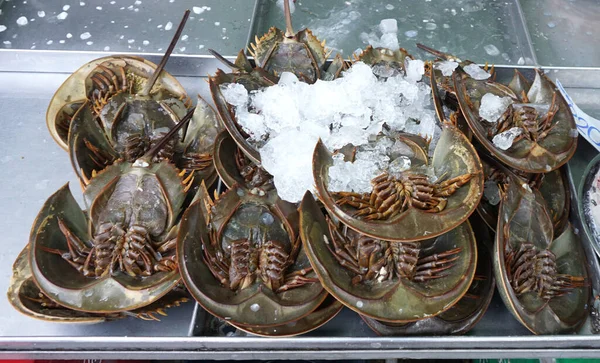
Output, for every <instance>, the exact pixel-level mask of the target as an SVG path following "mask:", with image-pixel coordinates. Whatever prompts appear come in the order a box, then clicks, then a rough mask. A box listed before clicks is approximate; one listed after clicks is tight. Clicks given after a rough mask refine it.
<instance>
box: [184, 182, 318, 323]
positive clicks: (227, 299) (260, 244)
mask: <svg viewBox="0 0 600 363" xmlns="http://www.w3.org/2000/svg"><path fill="white" fill-rule="evenodd" d="M177 256H178V261H179V266H180V269H181V275H182V278H183V281H184V282H185V284H186V286H187V287H188V289H189V291H190V293H191V294H192V296H193V297H194V298H195V299H196V301H198V303H199V304H200V305H202V307H204V308H205V309H206V310H207V311H209V312H210V313H211V314H213V315H215V316H217V317H219V318H221V319H224V320H226V321H227V322H229V323H231V324H232V325H234V326H238V327H248V329H254V330H256V329H259V330H260V329H264V328H268V327H273V328H274V329H276V328H275V327H276V326H281V325H284V324H287V323H290V322H293V321H297V320H299V319H302V318H303V317H306V316H309V314H311V313H312V312H313V311H315V309H317V308H318V307H319V305H320V304H321V303H322V302H323V300H324V299H325V297H326V296H327V292H326V291H325V290H324V289H323V287H322V286H321V284H320V283H319V280H318V279H317V278H316V276H315V273H314V272H313V271H312V267H311V266H310V263H309V261H308V258H307V257H306V254H305V253H304V251H303V248H302V242H301V241H300V238H299V235H298V212H297V210H296V208H295V206H294V205H293V204H290V203H286V202H283V201H282V200H280V199H279V198H278V196H277V194H276V193H274V192H270V193H267V194H263V195H261V193H253V192H252V191H250V190H248V189H246V188H241V187H238V186H233V187H232V189H230V190H228V191H227V192H225V193H224V194H221V195H218V196H216V197H215V199H214V200H213V199H212V198H211V197H210V196H209V195H208V192H207V191H206V189H205V188H201V189H200V193H199V194H198V196H197V199H196V201H195V202H194V203H193V204H192V205H191V206H190V207H189V208H188V210H187V212H186V213H185V215H184V217H183V219H182V224H181V228H180V231H179V236H178V241H177ZM306 328H307V329H309V328H310V327H308V326H307V327H306ZM261 331H264V330H261ZM300 333H301V331H298V332H296V333H295V334H300Z"/></svg>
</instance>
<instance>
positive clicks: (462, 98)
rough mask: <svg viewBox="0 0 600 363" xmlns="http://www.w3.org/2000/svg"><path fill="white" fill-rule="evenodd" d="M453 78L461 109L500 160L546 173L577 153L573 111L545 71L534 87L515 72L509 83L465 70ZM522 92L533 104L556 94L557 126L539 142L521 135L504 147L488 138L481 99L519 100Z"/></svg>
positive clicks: (548, 101)
mask: <svg viewBox="0 0 600 363" xmlns="http://www.w3.org/2000/svg"><path fill="white" fill-rule="evenodd" d="M453 78H454V85H455V88H456V95H457V98H458V103H459V105H460V109H461V110H462V113H463V115H464V117H465V118H466V120H467V122H468V124H469V126H470V128H471V130H472V131H473V133H474V135H475V137H476V138H477V140H478V141H479V142H480V143H481V144H482V145H483V146H484V147H485V148H486V149H487V150H488V151H489V152H490V153H491V154H492V155H493V156H494V157H495V158H497V159H498V160H500V161H501V162H503V163H505V164H506V165H508V166H510V167H511V168H514V169H518V170H521V171H524V172H528V173H546V172H549V171H552V170H555V169H558V168H559V167H560V166H562V165H563V164H565V163H566V162H567V161H568V160H569V159H570V158H571V157H572V156H573V154H574V153H575V149H576V147H577V135H578V133H577V128H576V125H575V120H574V118H573V114H572V113H571V110H570V109H569V106H568V104H567V102H566V101H565V99H564V98H563V97H562V95H561V93H560V92H559V91H557V90H556V86H555V85H554V83H552V81H551V80H550V79H549V78H548V77H547V76H546V75H545V74H544V73H543V72H542V71H540V70H537V71H536V75H535V79H534V81H533V83H532V84H531V86H529V85H528V84H527V83H525V82H524V81H523V77H522V75H521V74H520V73H515V76H514V77H513V80H512V81H511V82H510V83H509V85H508V86H506V85H503V84H500V83H496V82H492V81H477V80H475V79H473V78H471V77H469V75H468V74H466V73H465V72H463V71H457V72H455V73H454V74H453ZM515 91H518V92H515ZM521 91H523V92H526V93H527V96H528V99H529V101H530V103H538V104H550V103H551V101H552V96H553V95H554V94H556V97H557V98H556V100H557V105H558V112H557V113H556V115H555V116H554V119H553V120H552V124H553V126H554V127H553V128H552V129H551V130H550V132H549V133H548V135H547V136H546V137H545V138H543V139H542V140H540V141H539V142H533V141H529V140H527V139H526V138H522V139H521V140H519V141H517V142H515V143H514V144H513V146H512V147H510V148H509V149H508V150H506V151H505V150H501V149H499V148H497V147H496V146H495V145H494V144H493V143H492V141H490V140H489V139H488V138H487V133H488V130H487V128H486V127H488V125H486V124H485V123H484V122H481V118H480V117H479V105H480V100H481V98H482V97H483V96H484V95H485V94H486V93H492V94H494V95H496V96H501V97H511V98H512V99H513V100H515V101H517V102H518V101H519V100H520V96H519V94H520V92H521Z"/></svg>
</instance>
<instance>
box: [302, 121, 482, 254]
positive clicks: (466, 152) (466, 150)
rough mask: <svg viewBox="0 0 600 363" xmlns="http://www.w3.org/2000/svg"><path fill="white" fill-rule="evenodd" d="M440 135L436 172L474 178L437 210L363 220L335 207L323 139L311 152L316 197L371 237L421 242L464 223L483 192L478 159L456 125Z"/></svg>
mask: <svg viewBox="0 0 600 363" xmlns="http://www.w3.org/2000/svg"><path fill="white" fill-rule="evenodd" d="M442 130H443V131H442V136H441V137H440V140H439V141H438V144H437V147H436V149H435V152H434V154H433V158H432V160H431V165H432V166H433V167H434V169H435V172H436V174H437V175H442V174H443V173H448V174H449V175H447V176H448V177H449V178H453V177H455V176H459V175H463V174H472V175H473V178H472V179H471V180H470V181H469V183H467V184H466V185H464V186H463V187H461V188H460V189H459V190H458V191H457V192H456V193H455V194H453V195H452V196H451V197H449V198H448V205H447V206H446V208H445V209H444V210H443V211H442V212H439V213H427V212H424V211H422V210H418V209H416V208H408V209H407V210H406V211H404V212H402V213H400V214H398V215H397V216H395V217H392V218H391V219H389V220H382V221H366V220H362V219H359V218H356V217H354V216H353V215H352V210H351V209H350V208H349V207H346V206H342V207H340V206H338V205H337V204H336V203H335V200H334V198H333V196H332V195H331V194H330V192H329V191H328V190H327V184H328V170H329V167H330V166H331V165H332V163H333V160H332V157H331V153H330V152H329V151H328V150H327V148H326V147H325V145H323V143H322V142H319V143H317V146H316V148H315V152H314V154H313V176H314V180H315V185H316V189H317V193H318V195H319V199H320V200H321V202H323V205H324V206H325V208H326V209H327V210H328V211H329V213H331V214H332V215H334V216H335V217H336V218H338V219H339V220H340V221H342V223H344V224H345V225H347V226H348V227H350V228H352V229H354V230H356V231H357V232H359V233H362V234H365V235H368V236H371V237H373V238H379V239H384V240H388V241H404V242H409V241H414V242H416V241H420V240H424V239H429V238H433V237H436V236H439V235H441V234H444V233H446V232H448V231H450V230H452V229H453V228H455V227H457V226H458V225H460V224H461V223H463V222H464V221H465V220H466V219H467V218H468V217H469V216H470V215H471V213H473V212H474V211H475V209H476V207H477V205H478V204H479V200H480V199H481V196H482V193H483V172H482V166H481V161H480V160H479V156H478V155H477V153H476V151H475V149H474V148H473V145H471V143H470V142H469V141H468V140H467V139H466V138H465V136H464V134H463V133H462V132H460V131H459V130H458V129H457V128H456V127H455V126H452V125H450V124H445V125H443V129H442Z"/></svg>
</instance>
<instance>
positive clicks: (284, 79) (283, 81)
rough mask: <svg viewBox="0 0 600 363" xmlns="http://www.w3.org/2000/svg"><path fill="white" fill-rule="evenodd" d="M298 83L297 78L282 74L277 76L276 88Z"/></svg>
mask: <svg viewBox="0 0 600 363" xmlns="http://www.w3.org/2000/svg"><path fill="white" fill-rule="evenodd" d="M296 83H298V77H296V75H295V74H294V73H291V72H282V73H281V75H280V76H279V83H277V85H278V86H293V85H295V84H296Z"/></svg>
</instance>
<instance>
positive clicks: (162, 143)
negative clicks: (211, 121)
mask: <svg viewBox="0 0 600 363" xmlns="http://www.w3.org/2000/svg"><path fill="white" fill-rule="evenodd" d="M195 110H196V107H192V108H191V109H190V110H189V111H188V112H187V113H186V114H185V116H183V118H182V119H181V121H179V122H178V123H177V125H175V126H173V128H172V129H171V130H169V132H168V133H167V134H166V135H165V136H163V137H162V139H160V141H158V142H157V143H156V145H154V146H153V147H152V148H151V149H150V150H148V152H146V154H144V156H142V157H141V158H139V159H138V161H143V160H148V159H151V158H152V157H153V156H154V155H155V154H156V153H157V152H159V151H160V149H162V148H163V147H164V146H165V144H166V143H167V141H169V139H170V138H171V137H173V135H175V134H176V133H177V132H178V131H179V130H181V128H182V127H183V126H185V125H187V124H188V122H190V120H191V119H192V117H193V116H194V111H195ZM138 161H136V164H137V163H138Z"/></svg>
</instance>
